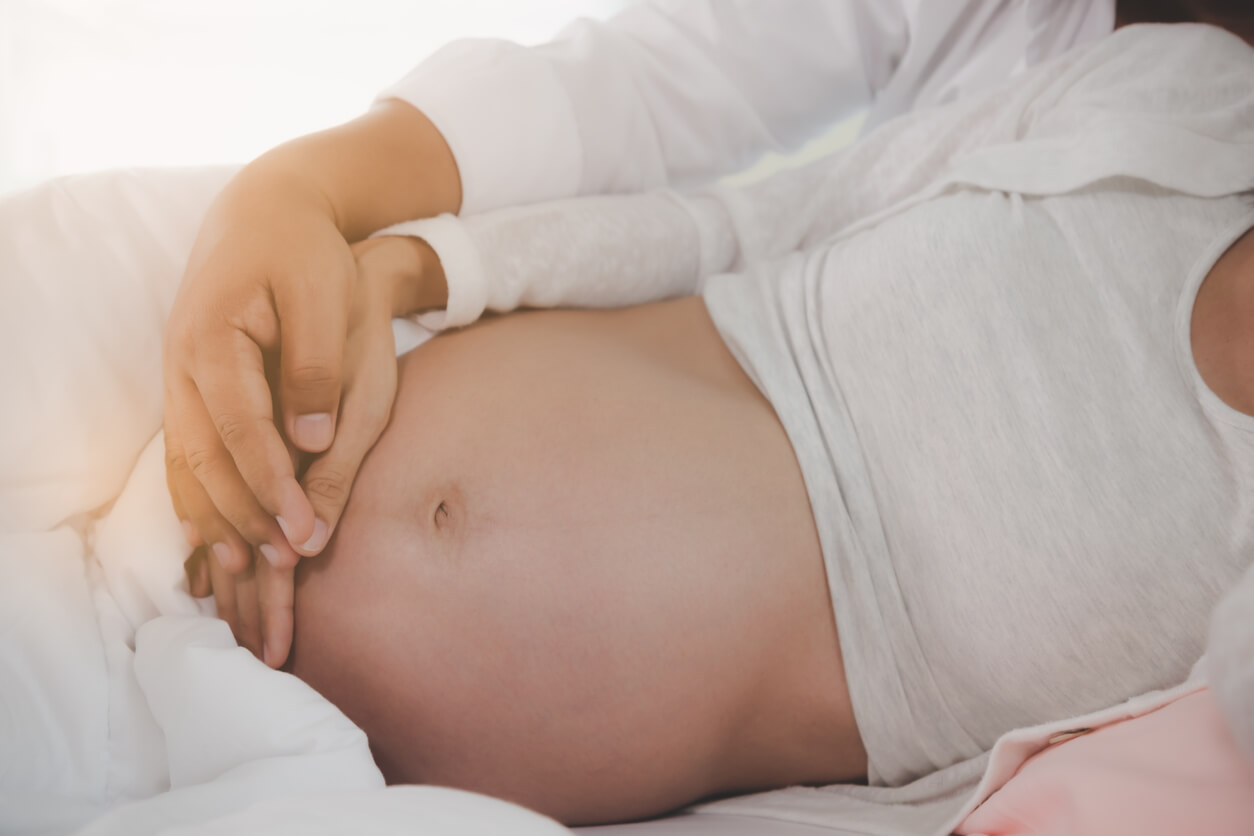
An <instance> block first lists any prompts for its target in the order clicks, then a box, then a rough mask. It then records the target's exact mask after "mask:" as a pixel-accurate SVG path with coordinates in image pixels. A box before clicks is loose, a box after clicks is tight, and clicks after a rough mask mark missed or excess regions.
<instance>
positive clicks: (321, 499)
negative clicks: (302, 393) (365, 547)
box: [301, 316, 396, 554]
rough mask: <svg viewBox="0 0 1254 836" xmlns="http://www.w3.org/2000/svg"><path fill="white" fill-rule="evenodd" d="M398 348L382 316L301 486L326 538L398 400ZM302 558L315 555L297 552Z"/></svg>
mask: <svg viewBox="0 0 1254 836" xmlns="http://www.w3.org/2000/svg"><path fill="white" fill-rule="evenodd" d="M395 355H396V349H395V344H394V342H393V339H392V327H391V322H390V320H389V319H388V318H387V317H386V316H383V317H381V318H380V324H378V325H377V326H376V327H375V328H374V329H373V331H372V333H371V335H370V336H369V338H368V342H364V343H363V344H362V345H361V357H360V358H354V360H355V361H356V362H355V363H354V367H355V371H354V374H353V379H352V382H351V383H350V385H349V387H348V389H347V390H346V391H345V393H344V402H343V405H342V406H341V408H340V422H339V424H340V425H339V429H338V430H337V431H336V434H335V440H334V442H333V443H332V444H331V447H330V449H328V450H327V451H326V452H325V453H323V454H322V455H320V456H318V457H317V458H316V459H314V460H313V462H312V463H311V464H310V465H309V468H308V469H307V470H306V471H305V475H304V477H303V479H302V480H301V483H302V485H303V487H304V489H305V493H306V494H307V495H308V497H309V501H310V502H311V503H312V504H313V507H314V514H315V516H316V517H317V519H318V526H319V531H321V530H322V526H323V525H325V529H326V535H327V538H328V539H329V538H330V533H331V532H332V531H333V530H334V529H335V526H336V524H337V523H338V522H339V519H340V515H341V514H342V513H343V511H344V506H345V504H347V502H348V495H349V491H350V489H351V488H352V485H353V481H354V480H355V479H356V478H357V471H358V469H359V468H360V467H361V463H362V460H363V459H365V457H366V453H368V452H369V451H370V448H371V447H373V446H374V443H375V442H376V441H377V440H378V439H379V435H380V434H381V433H382V432H383V429H384V427H386V426H387V422H388V417H389V416H390V415H391V411H392V402H393V400H394V399H395V397H396V356H395ZM301 552H302V553H303V554H315V553H316V552H315V551H306V550H304V549H302V550H301Z"/></svg>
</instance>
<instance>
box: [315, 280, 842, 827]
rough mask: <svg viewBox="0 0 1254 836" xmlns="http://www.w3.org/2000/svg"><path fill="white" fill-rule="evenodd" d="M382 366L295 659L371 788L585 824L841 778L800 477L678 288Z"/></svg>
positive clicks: (492, 325) (550, 317)
mask: <svg viewBox="0 0 1254 836" xmlns="http://www.w3.org/2000/svg"><path fill="white" fill-rule="evenodd" d="M399 378H400V379H399V387H398V393H397V400H396V404H395V407H394V410H393V414H392V419H391V422H390V424H389V426H388V428H387V430H386V431H385V432H384V434H383V436H382V437H381V438H380V440H379V442H378V444H377V445H376V446H375V448H374V449H373V450H372V452H371V453H370V455H369V456H368V457H367V459H366V461H365V462H364V464H363V466H362V469H361V471H360V473H359V476H358V479H357V483H356V486H355V487H354V491H353V496H352V498H351V499H350V501H349V504H348V506H347V509H346V511H345V514H344V517H343V519H342V520H341V522H340V525H339V526H338V528H337V531H336V535H335V538H334V539H333V541H332V543H331V545H330V547H329V548H328V550H327V551H326V552H325V553H324V554H323V555H322V556H321V557H319V558H316V559H314V560H312V561H308V562H307V565H306V566H304V567H303V568H302V572H301V577H300V582H299V586H298V597H297V603H296V615H297V625H296V634H295V636H296V638H295V647H294V651H293V657H292V662H291V669H292V670H293V672H295V673H297V675H299V676H301V677H303V678H305V679H306V680H307V681H309V682H310V683H311V684H313V685H314V686H315V687H316V688H318V689H319V690H321V691H322V692H323V693H324V694H325V695H326V696H327V697H328V698H330V699H331V700H332V701H333V702H336V703H337V704H338V705H339V706H340V707H341V708H342V709H343V710H344V711H345V712H346V713H347V714H348V715H349V716H350V718H352V719H353V720H354V721H355V722H357V723H358V724H359V725H361V726H362V727H363V728H364V729H365V730H366V732H367V734H368V735H369V736H370V739H371V743H372V747H373V750H374V752H375V755H376V759H377V760H378V762H379V764H380V766H381V767H382V768H383V770H384V772H385V774H386V775H387V777H388V779H389V780H390V781H404V782H435V783H442V784H448V785H453V786H460V787H464V788H467V789H475V790H480V791H484V792H489V793H491V794H493V795H498V796H502V797H506V798H511V799H513V800H516V801H520V802H522V803H524V804H527V805H528V806H531V807H534V808H537V809H541V810H542V811H544V812H548V813H550V814H553V815H555V816H557V817H559V818H562V819H563V820H566V821H568V822H570V821H575V822H582V823H587V822H590V821H607V820H621V819H624V818H633V817H638V816H641V815H651V814H654V813H658V812H662V811H663V810H666V809H669V808H672V807H674V806H677V805H680V804H684V803H687V802H690V801H694V800H696V799H697V798H700V797H702V796H706V795H710V794H716V793H725V792H734V791H746V790H753V789H761V788H765V787H766V786H782V785H785V784H789V783H823V782H830V781H834V780H839V779H848V778H854V777H857V776H858V775H860V774H861V773H860V771H859V770H860V769H863V768H864V767H865V756H864V754H862V753H861V744H860V742H859V741H858V739H857V733H856V727H855V726H854V723H853V717H852V713H851V711H850V709H849V707H848V695H847V689H846V688H845V683H844V675H843V668H842V666H841V663H840V656H839V649H838V645H837V641H836V632H835V626H834V624H833V622H832V614H831V606H830V603H829V596H828V592H827V584H826V580H825V577H824V572H823V564H822V556H821V551H820V547H819V543H818V539H817V535H816V533H815V526H814V521H813V518H812V516H811V511H810V505H809V502H808V500H807V496H806V492H805V486H804V484H803V482H802V478H801V474H800V470H799V468H798V465H797V462H796V460H795V458H794V456H793V452H792V449H791V447H790V445H789V443H788V439H787V437H786V436H785V434H784V431H783V429H782V427H781V426H780V424H779V422H778V420H777V419H776V417H775V414H774V412H773V410H772V409H771V407H770V405H769V404H768V403H767V402H766V401H765V400H764V399H763V398H762V396H761V395H760V394H759V393H758V391H757V389H756V388H755V387H754V386H753V384H752V383H751V382H750V381H749V380H748V379H747V378H746V377H745V375H744V374H743V372H742V371H741V369H740V368H739V366H738V365H737V364H736V361H735V360H734V358H732V357H731V355H730V354H729V353H728V352H727V350H726V348H725V347H724V345H723V343H722V341H721V339H720V338H719V336H718V334H717V332H716V331H715V329H714V327H713V325H712V323H711V322H710V320H709V318H708V316H707V315H706V313H705V308H704V305H703V304H702V302H701V301H700V300H699V299H685V300H679V301H675V302H668V303H661V304H656V305H650V306H644V307H641V308H634V309H629V310H624V311H614V312H588V311H580V312H575V311H548V312H533V313H524V314H516V315H512V316H509V317H504V318H500V319H496V320H490V321H487V322H484V323H481V324H479V325H476V326H474V327H472V328H468V329H465V330H463V331H459V332H456V333H452V334H449V335H445V336H441V337H438V338H436V339H434V340H432V341H430V342H429V343H427V344H425V345H423V346H421V347H420V348H418V349H417V350H415V351H414V352H412V353H411V354H410V355H407V356H406V357H404V358H402V360H401V362H400V367H399ZM820 744H821V745H820ZM833 746H835V747H837V749H838V750H836V751H833Z"/></svg>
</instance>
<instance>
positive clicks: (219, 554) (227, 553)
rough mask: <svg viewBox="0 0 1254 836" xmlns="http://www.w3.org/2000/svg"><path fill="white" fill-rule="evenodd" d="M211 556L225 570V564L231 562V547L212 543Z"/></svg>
mask: <svg viewBox="0 0 1254 836" xmlns="http://www.w3.org/2000/svg"><path fill="white" fill-rule="evenodd" d="M213 556H214V557H216V558H217V559H218V563H220V564H221V565H222V568H223V569H225V568H227V564H228V563H229V562H230V561H231V547H230V546H228V545H227V544H226V543H214V544H213Z"/></svg>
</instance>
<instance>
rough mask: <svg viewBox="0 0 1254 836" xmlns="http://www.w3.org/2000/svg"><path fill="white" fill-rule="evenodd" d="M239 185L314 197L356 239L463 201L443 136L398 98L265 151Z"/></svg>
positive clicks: (454, 207)
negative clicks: (349, 119) (354, 117)
mask: <svg viewBox="0 0 1254 836" xmlns="http://www.w3.org/2000/svg"><path fill="white" fill-rule="evenodd" d="M233 186H236V187H239V186H246V187H247V188H248V189H250V190H255V189H263V190H267V191H269V192H277V193H279V194H282V195H284V196H289V197H293V198H295V199H299V200H304V201H315V202H316V203H317V204H318V205H319V206H321V207H322V208H324V209H325V210H326V211H327V212H329V213H330V214H331V216H332V217H333V218H334V220H335V224H336V226H337V227H338V228H339V230H340V232H341V233H342V234H343V235H344V237H345V238H346V239H347V240H348V241H350V242H352V241H357V240H360V239H362V238H365V237H366V236H368V235H369V234H370V233H372V232H374V231H375V230H377V229H381V228H383V227H385V226H388V225H390V224H394V223H397V222H399V221H403V220H407V219H410V218H420V217H427V216H431V215H438V214H440V213H442V212H457V211H458V209H459V208H460V207H461V200H462V190H461V178H460V175H459V173H458V169H457V163H456V161H455V160H454V158H453V154H452V152H451V151H450V150H449V147H448V144H447V143H446V142H445V141H444V138H443V136H441V134H440V132H439V130H438V129H436V127H435V125H434V124H432V123H431V121H430V120H429V119H428V118H427V117H426V116H425V115H424V114H423V113H422V112H420V111H419V110H417V109H416V108H414V107H412V106H411V105H408V104H406V103H404V102H401V101H397V100H385V101H382V102H380V103H378V104H376V105H375V106H374V107H373V108H371V109H370V110H369V111H368V112H367V113H365V114H363V115H362V116H359V117H358V118H356V119H354V120H352V121H350V122H346V123H344V124H343V125H338V126H336V127H333V128H328V129H327V130H324V131H319V132H317V133H313V134H309V135H307V136H302V137H299V138H297V139H294V140H291V141H289V142H285V143H284V144H282V145H280V146H278V147H276V148H274V149H272V150H270V151H267V152H266V153H265V154H263V155H261V156H260V157H258V158H257V159H256V160H254V161H253V162H252V163H250V164H249V165H248V166H246V167H245V168H244V169H243V171H241V172H240V174H239V176H238V177H237V179H236V183H235V184H233Z"/></svg>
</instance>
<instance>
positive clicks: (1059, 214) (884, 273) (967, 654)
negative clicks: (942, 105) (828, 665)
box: [705, 180, 1254, 785]
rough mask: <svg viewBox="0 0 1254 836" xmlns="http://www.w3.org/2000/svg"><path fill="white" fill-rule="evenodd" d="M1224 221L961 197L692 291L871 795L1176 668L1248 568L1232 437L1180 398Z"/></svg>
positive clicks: (1199, 207)
mask: <svg viewBox="0 0 1254 836" xmlns="http://www.w3.org/2000/svg"><path fill="white" fill-rule="evenodd" d="M1251 225H1254V212H1251V211H1250V210H1249V209H1248V208H1247V207H1246V206H1245V205H1244V204H1243V203H1242V202H1241V201H1240V200H1239V199H1237V198H1228V199H1221V200H1213V199H1199V198H1194V197H1189V196H1183V195H1176V194H1170V193H1166V192H1164V191H1163V190H1161V189H1158V188H1156V187H1153V186H1148V185H1145V184H1143V183H1139V182H1135V181H1119V180H1117V181H1113V182H1111V183H1110V184H1109V185H1108V186H1106V187H1104V188H1100V189H1091V190H1086V191H1085V192H1083V193H1077V194H1073V195H1064V196H1057V197H1043V198H1022V197H1019V196H1017V195H1005V194H999V193H988V192H982V191H976V190H965V191H958V192H955V193H952V194H949V195H947V196H944V197H941V198H937V199H934V200H933V201H930V202H929V203H926V204H921V205H918V206H916V207H914V208H912V209H909V210H907V211H904V212H903V213H902V214H900V215H899V216H897V217H895V218H892V219H889V220H887V221H885V222H884V223H882V224H880V225H879V226H877V227H875V228H873V229H871V230H869V231H866V232H864V233H862V234H860V235H856V236H853V237H851V238H849V239H847V240H845V241H843V242H840V243H838V244H836V245H833V246H830V247H824V248H819V249H816V250H814V251H811V252H809V253H798V254H795V255H793V256H790V257H788V258H786V259H783V260H781V261H778V262H772V263H768V264H764V265H759V266H757V267H755V268H754V269H752V270H750V271H748V272H746V273H743V274H738V275H729V276H726V277H723V278H721V279H719V280H715V281H712V282H711V283H710V284H709V285H708V286H707V288H706V292H705V298H706V302H707V304H708V306H709V308H710V312H711V315H712V316H713V318H714V320H715V323H716V324H717V325H718V327H719V329H720V331H721V333H722V335H723V337H724V338H725V339H726V340H727V342H728V345H729V346H731V347H732V349H733V351H734V352H735V353H736V354H737V356H738V358H739V359H740V360H741V362H742V363H743V364H744V365H745V367H746V369H748V370H749V371H750V373H751V375H752V376H753V378H754V379H755V381H756V382H757V383H758V385H759V387H761V388H762V390H763V392H764V393H765V394H766V395H767V397H768V398H769V399H770V401H771V403H772V404H773V405H774V407H775V409H776V412H777V413H778V414H779V417H780V419H781V421H782V422H783V424H784V426H785V428H786V429H787V431H788V433H789V436H790V438H791V440H792V443H793V447H794V449H795V450H796V453H797V456H798V459H799V461H800V462H801V466H802V470H803V472H804V474H805V477H806V483H807V487H808V489H809V491H810V498H811V502H812V504H813V507H814V511H815V516H816V520H817V522H818V525H819V529H820V535H821V537H822V540H823V543H824V551H825V556H826V560H827V569H828V580H829V583H830V586H831V591H832V597H833V606H834V609H835V614H836V622H837V628H838V630H839V633H840V639H841V649H842V652H843V653H844V658H845V667H846V672H847V675H848V681H849V685H850V689H851V694H852V697H853V704H854V711H855V713H856V715H857V720H858V725H859V728H860V729H861V731H862V735H863V739H864V741H865V742H866V745H867V749H868V753H869V756H870V768H871V780H872V782H873V783H883V784H888V785H898V784H903V783H906V782H908V781H910V780H911V779H913V778H916V777H919V776H922V775H925V774H927V773H930V772H933V771H935V770H937V769H941V768H943V767H946V766H949V765H951V764H954V763H957V762H959V761H962V760H965V759H967V758H971V757H975V756H976V755H978V754H980V753H981V752H983V751H985V750H987V749H988V748H989V747H991V746H992V744H993V743H994V742H995V741H996V739H997V738H998V737H999V736H1000V735H1001V734H1003V733H1005V732H1007V731H1009V730H1011V729H1014V728H1017V727H1022V726H1029V725H1034V724H1037V723H1042V722H1045V721H1048V720H1051V719H1055V718H1063V717H1067V716H1070V715H1075V714H1080V713H1084V712H1086V711H1091V710H1096V709H1098V708H1101V707H1104V706H1107V705H1111V704H1114V703H1116V702H1120V701H1122V700H1124V699H1127V698H1129V697H1132V696H1134V695H1136V694H1140V693H1143V692H1145V691H1150V690H1153V689H1156V688H1163V687H1166V686H1168V685H1171V684H1174V683H1175V682H1178V681H1181V680H1183V679H1184V678H1185V676H1186V675H1187V674H1188V672H1189V668H1190V667H1191V665H1192V664H1193V662H1194V661H1195V660H1196V659H1197V657H1198V656H1199V655H1201V653H1202V651H1203V647H1204V643H1205V639H1206V631H1207V623H1208V618H1209V614H1210V612H1211V609H1212V608H1213V606H1214V605H1215V603H1216V602H1217V601H1218V600H1219V598H1220V596H1221V595H1222V594H1223V592H1224V591H1225V590H1226V589H1229V588H1231V587H1232V586H1233V585H1234V584H1235V583H1236V581H1237V579H1238V578H1239V577H1240V576H1241V574H1242V572H1243V571H1244V570H1245V568H1246V567H1247V566H1248V565H1249V563H1250V555H1251V554H1254V539H1252V538H1254V519H1251V514H1250V508H1251V501H1252V500H1254V492H1252V491H1251V486H1252V485H1254V482H1252V481H1251V479H1254V473H1251V472H1250V470H1249V468H1250V467H1251V466H1254V443H1252V438H1254V433H1251V430H1254V419H1252V418H1247V417H1245V416H1234V415H1231V414H1228V413H1225V412H1224V411H1223V410H1221V409H1219V408H1217V406H1216V404H1215V403H1212V402H1211V400H1208V399H1199V396H1198V386H1199V384H1200V381H1199V380H1198V379H1197V378H1196V375H1195V373H1193V372H1192V369H1193V366H1192V362H1191V357H1190V354H1189V352H1188V335H1187V326H1188V315H1187V314H1188V313H1189V312H1190V311H1191V308H1192V305H1191V302H1192V296H1193V294H1194V293H1196V289H1197V286H1198V284H1199V283H1200V280H1201V278H1203V277H1204V276H1205V275H1206V273H1207V271H1208V270H1209V268H1210V266H1211V264H1212V263H1213V261H1214V260H1215V259H1216V258H1217V257H1218V256H1219V255H1220V254H1221V253H1222V251H1223V250H1224V249H1225V248H1226V246H1227V245H1228V244H1229V243H1231V241H1232V240H1233V239H1234V237H1235V236H1236V235H1237V234H1238V233H1239V232H1244V230H1245V229H1246V228H1248V227H1250V226H1251ZM1182 313H1183V316H1182ZM1219 406H1222V404H1220V405H1219Z"/></svg>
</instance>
